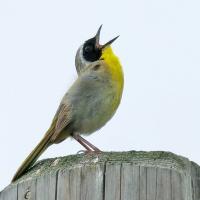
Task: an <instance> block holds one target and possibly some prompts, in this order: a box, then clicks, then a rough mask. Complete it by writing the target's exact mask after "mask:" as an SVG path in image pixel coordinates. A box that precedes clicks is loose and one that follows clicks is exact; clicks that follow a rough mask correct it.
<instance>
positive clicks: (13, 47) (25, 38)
mask: <svg viewBox="0 0 200 200" xmlns="http://www.w3.org/2000/svg"><path fill="white" fill-rule="evenodd" d="M199 10H200V1H199V0H187V1H186V0H168V1H161V0H141V1H136V0H134V1H133V0H130V1H128V0H124V1H114V0H113V1H111V0H110V1H108V0H101V1H94V0H84V1H78V0H76V1H75V0H73V1H61V0H60V1H50V0H46V1H44V0H35V1H26V0H24V1H22V0H18V1H14V0H1V1H0V121H1V125H0V126H1V130H0V138H1V139H0V158H1V164H0V166H1V167H0V188H1V189H3V188H4V187H5V186H6V185H8V184H9V181H10V180H11V178H12V176H13V174H14V173H15V171H16V169H17V168H18V167H19V165H20V164H21V162H22V161H23V160H24V159H25V158H26V156H27V155H28V154H29V153H30V151H31V150H32V149H33V148H34V147H35V145H36V144H37V143H38V142H39V140H40V139H41V138H42V137H43V134H44V133H45V131H46V130H47V128H48V127H49V125H50V123H51V120H52V118H53V116H54V113H55V111H56V109H57V107H58V105H59V102H60V100H61V98H62V96H63V95H64V93H65V91H66V90H67V89H68V88H69V86H70V85H71V84H72V83H73V81H74V80H75V79H76V76H77V75H76V71H75V66H74V57H75V53H76V50H77V48H78V47H79V45H81V43H83V42H84V41H85V40H86V39H89V38H90V37H92V36H94V34H95V33H96V31H97V29H98V27H99V25H101V24H103V29H102V34H101V41H102V43H104V42H107V41H108V40H109V39H112V38H113V37H115V36H117V35H119V34H120V38H119V39H118V40H117V41H116V42H115V43H114V44H113V45H112V46H113V49H114V51H115V53H116V54H117V55H118V56H119V57H120V59H121V62H122V64H123V68H124V74H125V88H124V95H123V99H122V103H121V105H120V108H119V109H118V112H117V114H116V115H115V116H114V118H113V119H112V120H111V121H110V122H109V123H108V124H107V125H106V126H105V127H104V128H102V129H101V130H100V131H98V132H96V133H95V134H93V135H91V136H89V137H87V139H88V140H89V141H91V142H92V143H94V144H95V145H96V146H97V147H99V148H100V149H102V150H105V151H126V150H145V151H152V150H164V151H171V152H174V153H176V154H180V155H183V156H185V157H188V158H189V159H191V160H193V161H195V162H197V163H199V164H200V156H199V153H198V152H199V141H200V28H199V27H200V26H199V23H200V12H199ZM80 149H82V147H81V146H80V145H79V144H78V143H77V142H75V141H72V140H66V141H65V142H63V143H61V144H59V145H54V146H52V147H50V148H49V149H48V150H47V151H46V152H45V153H44V154H43V155H42V157H41V158H48V157H56V156H63V155H69V154H74V153H76V152H77V151H79V150H80Z"/></svg>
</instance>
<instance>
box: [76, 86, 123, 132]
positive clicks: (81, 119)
mask: <svg viewBox="0 0 200 200" xmlns="http://www.w3.org/2000/svg"><path fill="white" fill-rule="evenodd" d="M120 99H121V97H119V96H117V94H116V92H115V91H114V90H113V91H112V92H105V91H104V92H102V93H99V94H97V93H96V95H95V96H94V95H91V96H88V98H86V100H85V99H84V100H83V101H82V103H81V104H82V106H81V109H78V110H76V112H75V113H76V116H75V121H74V123H73V127H74V131H77V132H79V133H81V134H90V133H92V132H94V131H96V130H98V129H100V128H101V127H102V126H104V125H105V124H106V123H107V122H108V121H109V120H110V119H111V118H112V116H113V115H114V114H115V112H116V110H117V107H118V105H119V103H120Z"/></svg>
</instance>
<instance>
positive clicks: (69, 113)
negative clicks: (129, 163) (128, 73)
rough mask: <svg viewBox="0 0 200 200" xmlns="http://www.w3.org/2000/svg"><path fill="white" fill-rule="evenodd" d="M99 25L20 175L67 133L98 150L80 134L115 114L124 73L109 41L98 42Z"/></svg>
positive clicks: (78, 56)
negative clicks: (68, 86)
mask: <svg viewBox="0 0 200 200" xmlns="http://www.w3.org/2000/svg"><path fill="white" fill-rule="evenodd" d="M101 27H102V26H100V27H99V29H98V31H97V33H96V35H95V37H93V38H91V39H89V40H87V41H85V42H84V43H83V44H82V45H81V46H80V48H79V49H78V51H77V53H76V58H75V65H76V69H77V72H78V78H77V79H76V81H75V82H74V83H73V85H72V86H71V87H70V88H69V90H68V91H67V93H66V94H65V95H64V97H63V99H62V101H61V103H60V105H59V108H58V110H57V112H56V114H55V116H54V118H53V121H52V123H51V126H50V128H49V129H48V131H47V132H46V134H45V135H44V137H43V138H42V140H41V141H40V142H39V144H38V145H37V146H36V147H35V148H34V150H33V151H32V152H31V153H30V154H29V155H28V157H27V158H26V159H25V161H24V162H23V163H22V165H21V166H20V167H19V169H18V170H17V172H16V173H15V175H14V177H13V179H12V182H14V181H15V180H17V179H18V178H20V177H21V176H22V175H23V174H24V173H25V172H26V171H27V170H28V169H29V168H30V167H31V166H32V165H33V164H34V163H35V162H36V160H37V159H38V158H39V156H40V155H41V154H42V153H43V152H44V151H45V150H46V149H47V148H48V147H49V146H50V145H52V144H57V143H60V142H62V141H63V140H65V139H66V138H68V137H72V138H74V139H75V140H76V141H78V142H79V143H80V144H81V145H82V146H83V147H84V148H85V149H86V151H89V152H91V151H94V152H100V149H98V148H97V147H95V146H94V145H92V144H91V143H90V142H88V141H87V140H86V139H84V138H83V137H81V135H84V134H85V135H88V134H91V133H93V132H95V131H96V130H98V129H100V128H101V127H102V126H104V125H105V124H106V122H108V121H109V120H110V119H111V118H112V116H113V115H114V114H115V112H116V110H117V108H118V106H119V104H120V101H121V97H122V92H123V85H124V76H123V70H122V66H121V64H120V61H119V59H118V57H117V56H116V55H115V54H114V53H113V51H112V48H111V44H112V43H113V42H114V41H115V40H116V39H117V38H118V37H115V38H113V39H112V40H110V41H109V42H107V43H106V44H104V45H100V44H99V39H100V31H101Z"/></svg>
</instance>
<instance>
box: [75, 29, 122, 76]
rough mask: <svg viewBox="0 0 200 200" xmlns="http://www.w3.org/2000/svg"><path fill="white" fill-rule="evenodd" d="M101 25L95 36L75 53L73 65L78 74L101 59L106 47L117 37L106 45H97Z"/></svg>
mask: <svg viewBox="0 0 200 200" xmlns="http://www.w3.org/2000/svg"><path fill="white" fill-rule="evenodd" d="M101 28H102V25H101V26H100V27H99V29H98V31H97V33H96V35H95V36H94V37H93V38H90V39H89V40H86V41H85V42H84V44H82V45H81V46H80V47H79V49H78V50H77V53H76V58H75V65H76V70H77V73H78V74H80V73H81V72H82V71H83V70H84V69H85V68H86V67H87V66H88V65H90V64H91V63H92V62H95V61H98V60H100V59H101V56H102V53H103V51H104V49H106V47H108V46H110V45H111V44H112V43H113V42H114V41H115V40H116V39H117V38H118V37H119V36H117V37H115V38H113V39H112V40H110V41H108V42H107V43H106V44H104V45H101V44H99V40H100V32H101Z"/></svg>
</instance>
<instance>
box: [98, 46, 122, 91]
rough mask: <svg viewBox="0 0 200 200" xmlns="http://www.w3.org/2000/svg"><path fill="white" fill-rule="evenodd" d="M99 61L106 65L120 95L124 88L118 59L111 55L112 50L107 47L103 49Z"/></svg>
mask: <svg viewBox="0 0 200 200" xmlns="http://www.w3.org/2000/svg"><path fill="white" fill-rule="evenodd" d="M100 59H103V60H104V61H105V63H106V64H107V65H108V68H109V69H108V70H109V72H110V73H111V76H112V79H113V81H115V82H116V85H117V87H118V92H119V94H120V95H121V93H122V90H123V87H124V74H123V70H122V66H121V63H120V61H119V58H118V57H117V56H116V55H115V54H114V53H113V51H112V48H111V47H110V46H108V47H106V48H105V49H103V51H102V55H101V58H100Z"/></svg>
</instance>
